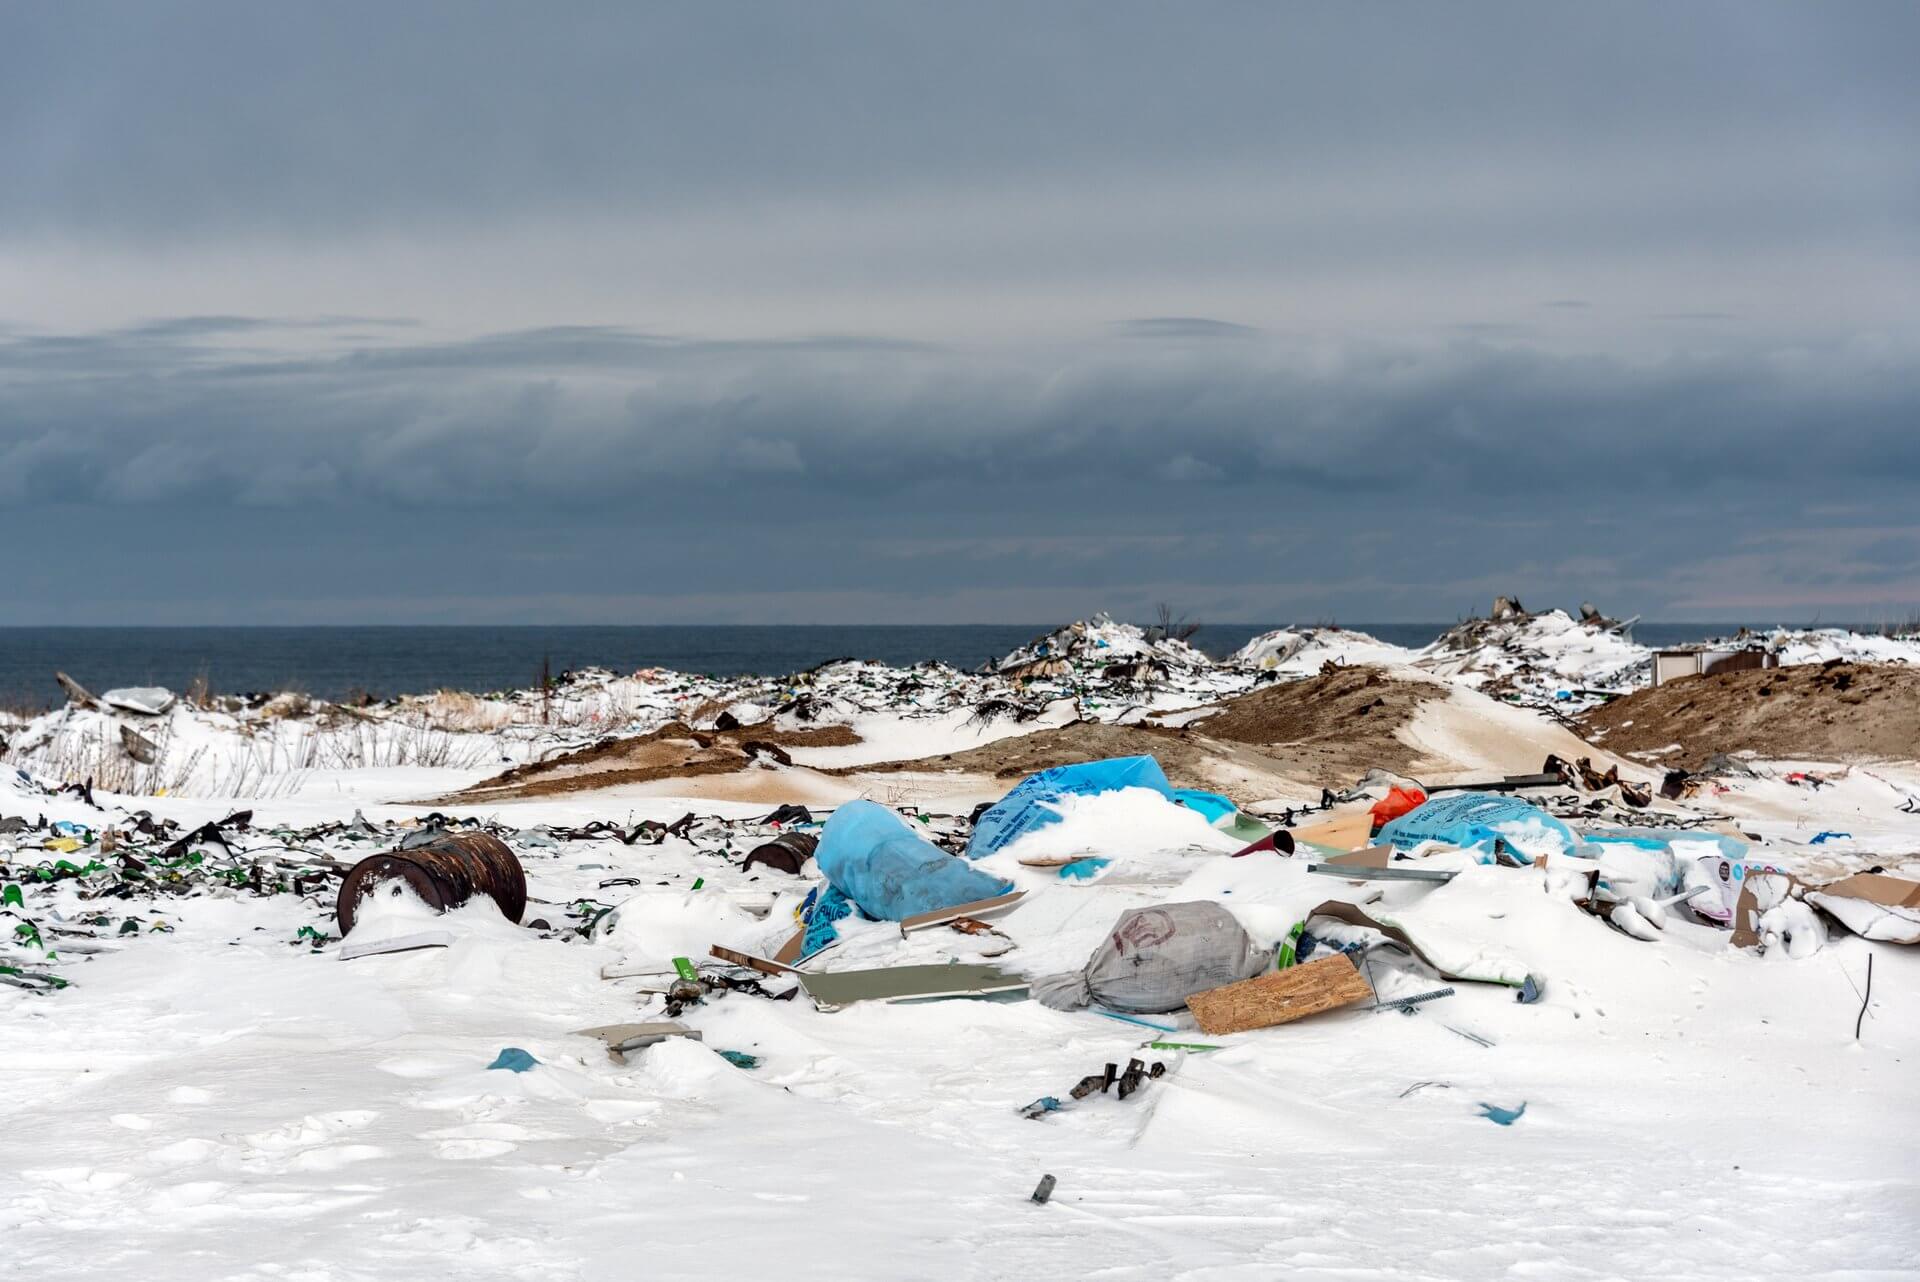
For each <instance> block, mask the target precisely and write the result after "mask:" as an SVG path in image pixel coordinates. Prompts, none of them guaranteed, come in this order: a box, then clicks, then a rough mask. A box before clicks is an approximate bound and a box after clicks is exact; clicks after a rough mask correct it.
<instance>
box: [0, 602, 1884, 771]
mask: <svg viewBox="0 0 1920 1282" xmlns="http://www.w3.org/2000/svg"><path fill="white" fill-rule="evenodd" d="M1632 622H1633V621H1632V620H1628V621H1626V622H1620V621H1616V620H1612V619H1608V618H1605V617H1603V616H1601V615H1600V614H1599V613H1598V611H1595V610H1593V609H1592V608H1591V607H1585V608H1584V609H1583V613H1582V617H1580V618H1577V619H1576V618H1575V617H1573V616H1571V615H1569V614H1567V613H1566V612H1564V611H1561V610H1549V611H1546V612H1544V613H1539V614H1535V613H1529V612H1528V611H1526V610H1525V609H1523V608H1522V607H1521V606H1520V605H1519V604H1518V603H1517V602H1514V601H1512V600H1510V599H1507V598H1501V599H1500V600H1499V601H1498V602H1496V604H1495V609H1494V610H1493V611H1492V612H1491V613H1490V614H1489V616H1488V617H1487V618H1484V619H1472V620H1468V621H1467V622H1465V623H1462V624H1460V625H1459V626H1457V627H1455V628H1453V629H1451V630H1449V631H1448V632H1447V633H1446V634H1444V635H1443V636H1441V637H1440V638H1439V639H1437V640H1436V641H1435V642H1434V643H1433V644H1432V645H1430V646H1428V647H1426V648H1425V649H1423V650H1418V651H1412V650H1407V649H1404V648H1403V647H1399V646H1394V645H1389V644H1387V643H1385V642H1382V641H1379V640H1378V639H1377V638H1374V637H1371V636H1368V635H1367V634H1365V633H1362V632H1355V631H1351V630H1346V629H1341V628H1337V627H1332V626H1325V627H1312V628H1297V629H1283V630H1280V631H1276V632H1270V633H1267V634H1264V635H1263V636H1260V637H1256V638H1254V639H1253V640H1252V641H1250V642H1248V643H1247V645H1246V646H1244V647H1242V648H1241V649H1240V650H1239V651H1237V652H1236V653H1235V654H1234V655H1232V656H1231V657H1230V658H1228V659H1227V660H1225V661H1223V662H1218V663H1216V662H1214V661H1213V660H1212V659H1210V658H1209V657H1208V656H1207V655H1206V654H1205V653H1203V652H1201V651H1200V650H1198V649H1196V648H1194V647H1193V646H1192V645H1190V644H1189V643H1188V642H1186V641H1185V640H1182V639H1180V638H1178V637H1169V636H1166V635H1163V634H1160V633H1159V632H1158V631H1157V630H1150V629H1146V628H1141V627H1138V626H1135V625H1132V624H1125V623H1117V622H1115V621H1114V620H1112V619H1111V618H1109V617H1108V616H1106V615H1098V616H1096V617H1095V618H1094V619H1092V620H1090V621H1081V622H1077V623H1074V624H1071V625H1068V626H1066V627H1063V628H1060V629H1057V630H1056V631H1054V632H1051V633H1048V634H1046V635H1045V636H1042V637H1039V638H1036V639H1035V640H1034V641H1032V642H1029V643H1028V644H1027V645H1024V646H1021V647H1019V648H1017V649H1015V650H1013V651H1011V652H1010V653H1008V654H1007V655H1005V656H1002V657H1001V658H1000V659H998V660H995V661H992V662H989V663H987V664H985V665H984V666H983V667H982V668H981V669H980V670H978V671H975V672H963V671H961V670H959V669H956V668H954V667H952V666H950V665H947V664H942V663H937V662H929V663H922V664H916V665H912V666H909V667H897V666H892V665H888V664H883V663H875V662H869V661H864V660H857V659H845V660H837V661H834V662H830V663H824V664H821V665H818V666H817V667H815V668H813V669H811V670H809V671H806V672H801V673H796V674H792V675H789V676H780V677H757V676H756V677H737V678H719V677H711V676H703V675H700V674H693V673H681V672H672V671H668V670H665V669H659V668H643V669H641V670H639V671H636V672H633V673H630V674H625V675H622V674H616V673H613V672H610V671H607V670H605V669H598V668H585V669H579V670H573V671H567V672H562V673H560V674H558V675H557V676H554V677H552V678H551V679H549V680H547V681H545V682H544V683H542V684H540V685H537V686H532V687H528V688H524V689H519V690H507V691H494V692H491V693H484V694H470V693H465V692H457V691H437V692H432V693H427V694H410V695H403V696H396V697H390V698H384V699H376V698H372V697H365V698H361V699H356V700H353V701H349V702H338V703H336V702H328V701H324V700H316V699H312V698H309V697H308V696H306V695H304V694H300V693H297V692H279V693H267V692H254V693H249V694H239V695H201V696H199V697H196V698H193V699H187V698H181V697H179V696H178V695H176V694H175V692H173V691H169V690H166V689H161V688H130V689H122V690H109V691H107V692H106V693H105V694H102V695H99V696H96V695H94V694H92V693H91V692H89V691H88V690H87V688H86V687H85V686H83V685H81V684H80V683H79V682H78V681H76V680H75V679H74V678H72V677H70V676H68V675H67V674H65V673H58V674H54V675H55V677H56V679H57V681H58V683H59V686H60V688H61V689H62V690H63V691H64V693H65V694H66V696H67V702H66V704H65V705H64V706H62V707H60V708H57V709H54V710H53V711H50V712H47V713H44V714H41V715H39V716H34V717H24V718H23V717H18V716H11V715H6V714H0V763H3V764H5V765H8V766H12V767H14V768H18V769H24V770H27V771H29V772H31V773H33V774H35V775H39V776H44V777H49V778H53V779H57V780H60V781H62V782H70V783H83V782H86V781H88V780H92V781H93V782H94V783H95V784H96V785H97V786H99V787H101V788H103V789H105V790H107V791H112V792H119V793H123V794H126V795H133V796H156V795H175V796H198V797H217V798H247V797H262V796H273V795H282V794H291V793H295V792H298V791H299V790H300V789H301V788H302V787H304V786H305V785H306V783H307V781H308V780H310V779H313V778H316V777H324V776H326V775H328V774H330V773H333V772H338V771H344V770H358V769H388V768H398V767H415V768H421V769H425V770H443V771H473V770H481V769H485V770H487V771H488V772H489V773H499V772H500V771H501V770H502V769H503V768H508V769H510V768H514V767H522V766H527V765H533V764H539V763H543V762H547V761H550V760H553V759H555V758H557V757H560V756H563V755H565V754H569V753H578V752H582V751H585V750H590V749H593V748H595V747H596V746H600V745H604V744H606V743H607V742H608V741H609V740H612V739H616V738H622V737H636V736H645V735H650V734H657V733H659V732H661V731H662V730H663V729H666V728H668V727H670V726H673V725H674V724H676V723H678V724H681V725H684V726H686V727H688V728H689V729H690V730H693V731H698V732H702V733H707V732H727V731H732V730H738V729H742V728H750V727H753V726H757V725H763V724H771V725H775V726H784V727H789V728H797V727H805V726H820V725H849V726H854V727H856V728H857V727H858V726H859V724H860V723H861V721H862V720H863V719H865V718H875V717H879V718H884V719H886V720H887V721H888V722H889V723H897V722H900V721H903V720H904V721H907V722H920V723H945V722H950V723H951V724H952V725H955V726H958V725H962V724H965V725H969V726H972V727H974V728H976V729H978V728H981V727H999V728H1001V729H1002V730H1009V729H1014V728H1018V727H1020V726H1029V725H1034V724H1036V723H1040V722H1042V721H1043V719H1051V720H1052V721H1053V722H1054V723H1060V722H1065V721H1090V722H1103V723H1116V722H1117V723H1122V724H1133V723H1139V722H1141V721H1144V720H1146V719H1149V718H1154V717H1163V716H1164V715H1166V714H1177V713H1179V712H1181V711H1183V710H1187V709H1197V708H1200V707H1203V706H1205V705H1210V704H1216V703H1219V702H1221V701H1223V700H1227V699H1232V698H1234V697H1236V696H1239V695H1242V694H1245V693H1246V692H1247V691H1249V690H1251V689H1253V688H1255V687H1256V686H1258V685H1261V684H1263V683H1268V682H1275V681H1294V680H1303V679H1306V678H1310V677H1313V676H1315V675H1318V674H1319V673H1321V672H1323V671H1325V670H1326V669H1327V668H1328V667H1329V666H1330V665H1331V666H1335V667H1357V666H1379V667H1385V668H1389V669H1392V668H1396V667H1400V666H1411V667H1415V668H1418V669H1420V670H1422V671H1424V672H1427V673H1430V674H1433V675H1436V676H1439V677H1442V678H1444V679H1446V680H1450V681H1456V682H1459V683H1461V684H1463V685H1466V686H1470V687H1472V688H1476V689H1480V690H1483V691H1485V692H1486V693H1489V694H1492V695H1495V696H1496V697H1499V698H1502V699H1505V700H1507V701H1510V702H1514V703H1517V704H1521V705H1523V706H1530V707H1543V708H1549V709H1553V710H1555V711H1561V710H1564V711H1566V712H1569V713H1571V712H1578V711H1581V710H1584V709H1588V708H1591V707H1593V706H1596V705H1597V704H1599V703H1601V702H1604V701H1606V700H1608V699H1612V698H1615V697H1618V696H1619V695H1622V694H1625V693H1628V692H1631V691H1633V690H1635V689H1639V688H1642V687H1645V686H1647V685H1648V684H1649V680H1650V672H1651V666H1650V665H1651V658H1650V656H1651V653H1652V652H1651V651H1649V650H1647V649H1646V648H1644V647H1642V646H1639V645H1637V644H1636V643H1634V642H1633V641H1632V639H1631V625H1632ZM1765 644H1766V646H1767V647H1768V648H1769V649H1770V650H1772V651H1774V652H1775V653H1777V654H1778V655H1779V656H1780V657H1781V660H1782V662H1783V663H1786V664H1802V663H1820V662H1828V661H1831V660H1832V659H1835V658H1843V659H1847V660H1849V661H1854V662H1886V663H1920V638H1915V637H1895V636H1879V635H1868V634H1856V633H1848V632H1842V631H1837V630H1823V631H1803V632H1785V631H1782V632H1777V633H1774V634H1771V635H1770V636H1769V637H1768V638H1767V639H1766V641H1765Z"/></svg>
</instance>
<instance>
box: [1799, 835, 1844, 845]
mask: <svg viewBox="0 0 1920 1282" xmlns="http://www.w3.org/2000/svg"><path fill="white" fill-rule="evenodd" d="M1842 839H1845V840H1848V841H1851V840H1852V839H1853V834H1852V833H1850V832H1817V833H1815V834H1814V835H1813V840H1812V841H1810V842H1808V843H1807V844H1808V845H1809V846H1819V845H1823V844H1825V843H1826V842H1829V841H1838V840H1842Z"/></svg>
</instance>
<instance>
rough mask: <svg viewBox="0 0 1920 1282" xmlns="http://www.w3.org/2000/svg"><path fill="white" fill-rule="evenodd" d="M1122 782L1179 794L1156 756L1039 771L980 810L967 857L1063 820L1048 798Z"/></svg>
mask: <svg viewBox="0 0 1920 1282" xmlns="http://www.w3.org/2000/svg"><path fill="white" fill-rule="evenodd" d="M1121 788H1151V789H1153V790H1154V791H1155V792H1157V793H1159V794H1160V795H1161V796H1163V797H1165V798H1167V799H1168V800H1169V801H1171V800H1172V799H1173V795H1174V792H1173V785H1172V784H1170V783H1168V782H1167V776H1166V773H1165V772H1164V771H1162V770H1161V769H1160V763H1159V762H1157V761H1155V760H1154V759H1153V758H1152V757H1111V758H1108V759H1107V760H1105V761H1084V762H1081V763H1080V764H1078V765H1072V766H1055V767H1053V768H1052V769H1051V770H1042V771H1041V772H1040V773H1039V774H1037V775H1028V776H1027V777H1026V778H1025V779H1022V780H1021V781H1020V782H1019V783H1018V784H1016V785H1014V788H1013V791H1012V792H1009V793H1008V794H1007V795H1006V796H1004V797H1002V798H1000V800H999V802H998V803H996V804H995V805H994V806H993V808H992V809H990V810H988V811H987V812H986V813H985V814H983V815H981V816H980V818H979V819H978V820H977V821H976V822H975V823H974V825H973V836H972V838H971V839H969V840H968V842H967V858H969V859H981V858H984V857H986V856H987V855H991V854H993V853H994V852H995V851H997V850H1004V849H1006V848H1007V847H1008V846H1010V845H1012V844H1013V843H1014V842H1016V841H1018V840H1019V839H1020V838H1022V837H1024V836H1026V835H1027V834H1028V833H1030V832H1032V831H1033V830H1034V829H1036V828H1044V827H1046V826H1047V825H1048V824H1051V823H1057V822H1059V820H1060V815H1059V812H1058V811H1056V810H1055V809H1054V808H1053V807H1052V806H1050V805H1048V804H1047V803H1049V802H1055V801H1058V800H1060V798H1062V797H1071V796H1091V795H1092V794H1094V793H1100V792H1117V791H1119V790H1120V789H1121ZM815 858H818V856H817V855H816V856H815Z"/></svg>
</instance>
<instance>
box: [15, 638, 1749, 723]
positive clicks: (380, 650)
mask: <svg viewBox="0 0 1920 1282" xmlns="http://www.w3.org/2000/svg"><path fill="white" fill-rule="evenodd" d="M1052 626H1054V625H1047V624H966V625H957V626H955V625H943V626H933V625H929V626H917V625H871V624H861V625H851V626H829V625H814V626H804V627H782V626H746V625H732V624H725V625H711V626H700V625H688V626H673V627H664V626H663V627H337V628H309V627H302V628H267V627H261V628H0V706H8V707H14V708H33V707H43V706H46V707H50V706H52V705H54V704H56V703H58V702H60V701H61V699H62V696H61V694H60V691H59V688H58V687H57V686H56V685H55V684H54V680H53V674H54V671H55V669H58V670H60V671H63V672H66V673H68V674H69V675H71V676H72V677H73V678H74V679H75V680H77V681H79V682H80V683H81V684H82V685H84V686H86V687H87V688H89V689H91V690H93V691H94V692H96V693H98V692H99V691H101V690H106V689H110V688H112V687H114V686H126V685H162V686H167V687H169V688H171V689H175V690H182V689H185V688H186V687H187V686H188V685H189V684H190V683H192V682H193V681H194V679H195V678H196V677H199V676H201V675H203V674H204V675H205V676H206V678H207V680H208V682H209V684H210V685H211V687H212V688H213V689H214V690H215V691H217V692H222V693H243V692H247V691H254V690H304V691H305V692H307V693H308V694H310V695H313V696H315V697H317V698H323V699H340V698H344V697H346V696H347V695H349V694H351V693H354V692H357V691H367V692H369V693H372V694H376V695H393V694H413V693H419V692H422V691H429V690H438V689H443V688H444V689H455V690H475V691H485V690H503V689H511V688H517V687H524V686H531V685H534V684H535V683H536V682H537V681H538V680H539V677H540V666H541V662H542V660H548V661H550V662H551V663H552V665H553V671H554V672H555V673H559V672H562V671H564V670H566V669H568V668H574V667H587V666H597V667H604V668H611V669H613V670H615V671H631V670H633V669H635V668H643V667H663V668H677V669H679V670H681V671H686V672H704V673H711V674H713V675H715V676H737V675H740V674H742V673H758V674H766V675H782V674H785V673H790V672H798V671H801V670H802V669H805V668H810V667H812V666H813V665H815V664H817V663H821V662H823V661H825V660H827V659H838V658H848V657H852V658H861V659H879V660H883V661H885V662H887V663H893V664H903V665H904V664H910V663H917V662H920V661H921V660H924V659H943V660H945V661H946V662H948V663H951V664H953V665H955V666H956V667H963V668H972V667H977V666H979V665H980V664H982V663H984V662H986V661H987V660H989V659H994V658H998V657H999V656H1000V655H1002V654H1005V653H1006V652H1007V651H1008V650H1011V649H1013V648H1014V647H1015V646H1017V645H1020V644H1022V643H1024V642H1026V641H1029V640H1031V639H1033V638H1034V637H1036V636H1039V635H1041V634H1042V633H1045V632H1048V631H1050V630H1051V627H1052ZM1278 626H1281V625H1279V624H1270V623H1209V624H1207V625H1206V627H1204V628H1203V629H1202V630H1201V631H1200V633H1199V635H1197V636H1196V637H1194V638H1193V641H1194V644H1195V645H1197V646H1199V647H1200V648H1201V649H1203V650H1205V651H1206V652H1207V653H1209V654H1212V655H1214V656H1216V657H1219V656H1223V655H1227V654H1231V653H1232V652H1233V651H1235V650H1237V649H1239V648H1240V647H1241V646H1242V645H1243V644H1245V643H1246V641H1247V640H1248V639H1249V638H1251V637H1254V636H1258V635H1259V634H1260V633H1262V632H1266V631H1269V630H1271V629H1272V628H1275V627H1278ZM1352 626H1353V627H1355V628H1358V629H1359V630H1360V631H1363V632H1371V633H1372V634H1373V635H1375V636H1377V637H1379V638H1380V639H1381V640H1383V641H1391V642H1394V643H1395V644H1398V645H1404V646H1422V645H1425V644H1427V643H1428V642H1429V641H1431V640H1433V638H1434V637H1436V636H1438V635H1439V634H1440V633H1441V632H1443V631H1445V630H1446V628H1447V627H1449V626H1450V625H1449V624H1444V623H1357V624H1353V625H1352ZM1740 626H1741V625H1739V624H1737V623H1641V624H1639V625H1637V626H1636V627H1635V629H1634V636H1635V638H1636V639H1637V640H1639V641H1640V642H1642V643H1643V644H1647V645H1671V644H1677V643H1680V642H1683V641H1692V640H1699V639H1702V638H1705V637H1709V636H1726V635H1729V634H1731V633H1732V632H1734V631H1736V630H1737V629H1738V628H1739V627H1740ZM1756 626H1771V625H1756Z"/></svg>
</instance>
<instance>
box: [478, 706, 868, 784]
mask: <svg viewBox="0 0 1920 1282" xmlns="http://www.w3.org/2000/svg"><path fill="white" fill-rule="evenodd" d="M859 742H860V736H859V735H858V734H856V733H854V731H853V728H852V727H850V726H843V725H828V726H803V727H800V728H798V729H792V728H787V727H781V726H775V725H771V724H768V725H758V726H741V727H738V728H736V729H732V730H692V729H689V728H688V727H687V726H686V725H684V724H682V723H681V722H678V721H672V722H668V723H667V724H666V725H664V726H661V727H660V728H659V729H658V730H655V731H654V732H653V733H651V734H644V735H635V736H633V737H631V738H625V739H606V740H602V741H601V742H599V743H596V744H593V745H592V746H591V747H586V748H580V749H577V750H575V751H573V752H569V753H564V754H562V755H560V756H558V757H554V758H551V759H550V760H547V761H540V762H534V763H532V764H530V765H524V766H515V767H514V768H513V769H511V770H507V771H504V772H502V773H500V774H497V775H495V776H493V777H492V778H491V779H483V780H482V781H480V782H479V783H477V784H474V785H473V786H472V787H470V788H467V789H464V790H462V791H461V792H458V793H455V794H454V795H453V796H452V797H449V798H445V799H444V800H447V801H461V802H472V801H500V800H506V799H508V798H514V797H550V796H555V795H558V794H562V793H569V792H585V791H588V790H590V789H594V788H610V787H613V786H614V785H616V784H625V783H651V782H652V781H654V780H656V779H676V778H683V777H689V776H693V775H718V774H731V773H733V772H734V771H736V770H744V769H746V767H747V766H748V765H749V764H751V763H752V762H753V760H754V759H755V758H756V757H759V758H761V759H764V760H772V761H780V762H781V763H782V764H786V762H785V757H786V752H785V750H786V749H787V748H844V747H848V746H850V745H853V744H857V743H859Z"/></svg>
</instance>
